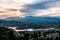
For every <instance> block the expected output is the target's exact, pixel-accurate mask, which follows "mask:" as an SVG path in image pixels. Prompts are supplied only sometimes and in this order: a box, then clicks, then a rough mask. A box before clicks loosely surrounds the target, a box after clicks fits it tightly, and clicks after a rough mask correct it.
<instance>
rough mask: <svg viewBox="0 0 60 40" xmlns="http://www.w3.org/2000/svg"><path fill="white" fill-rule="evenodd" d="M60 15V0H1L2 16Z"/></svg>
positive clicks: (0, 14)
mask: <svg viewBox="0 0 60 40" xmlns="http://www.w3.org/2000/svg"><path fill="white" fill-rule="evenodd" d="M26 16H35V17H40V16H47V17H48V16H49V17H59V16H60V0H0V18H8V17H21V18H24V17H26Z"/></svg>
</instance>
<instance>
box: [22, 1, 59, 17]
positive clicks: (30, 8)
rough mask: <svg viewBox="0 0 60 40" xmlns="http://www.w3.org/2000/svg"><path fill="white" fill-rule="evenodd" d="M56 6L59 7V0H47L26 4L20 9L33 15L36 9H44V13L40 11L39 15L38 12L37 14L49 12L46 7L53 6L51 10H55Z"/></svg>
mask: <svg viewBox="0 0 60 40" xmlns="http://www.w3.org/2000/svg"><path fill="white" fill-rule="evenodd" d="M57 7H58V8H60V0H48V1H43V2H38V3H36V4H30V5H26V7H25V8H24V9H22V10H21V11H22V12H25V13H26V15H35V14H36V15H37V13H36V11H38V10H39V11H40V12H41V11H42V10H44V11H45V12H44V13H40V15H39V14H38V15H39V16H42V15H47V14H50V13H51V12H49V11H46V10H47V9H51V8H53V9H52V10H53V11H55V10H54V9H55V8H57ZM52 10H50V11H52ZM38 13H39V12H38ZM51 14H53V13H51ZM56 14H57V13H56Z"/></svg>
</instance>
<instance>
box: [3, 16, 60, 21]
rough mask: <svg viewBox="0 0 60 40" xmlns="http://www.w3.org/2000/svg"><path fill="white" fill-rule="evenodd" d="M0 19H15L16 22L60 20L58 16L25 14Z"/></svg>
mask: <svg viewBox="0 0 60 40" xmlns="http://www.w3.org/2000/svg"><path fill="white" fill-rule="evenodd" d="M2 20H7V21H11V20H15V21H18V22H56V21H57V22H58V21H60V17H33V16H26V17H25V18H20V17H9V18H5V19H2Z"/></svg>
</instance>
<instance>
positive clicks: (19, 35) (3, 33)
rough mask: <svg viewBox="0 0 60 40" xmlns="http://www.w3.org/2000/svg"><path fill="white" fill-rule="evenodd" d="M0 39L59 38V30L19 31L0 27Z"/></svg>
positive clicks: (59, 39) (48, 39)
mask: <svg viewBox="0 0 60 40" xmlns="http://www.w3.org/2000/svg"><path fill="white" fill-rule="evenodd" d="M0 40H60V30H43V31H41V30H40V31H34V32H33V31H31V32H29V31H23V32H22V31H20V32H16V31H14V30H12V29H8V28H4V27H0Z"/></svg>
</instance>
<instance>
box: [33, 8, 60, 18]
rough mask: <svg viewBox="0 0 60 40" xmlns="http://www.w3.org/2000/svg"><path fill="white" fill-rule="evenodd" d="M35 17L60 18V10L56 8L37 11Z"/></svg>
mask: <svg viewBox="0 0 60 40" xmlns="http://www.w3.org/2000/svg"><path fill="white" fill-rule="evenodd" d="M33 16H50V17H55V16H60V8H58V7H56V8H50V9H46V10H37V11H35V14H34V15H33Z"/></svg>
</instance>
